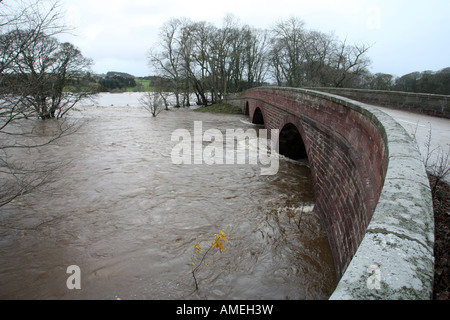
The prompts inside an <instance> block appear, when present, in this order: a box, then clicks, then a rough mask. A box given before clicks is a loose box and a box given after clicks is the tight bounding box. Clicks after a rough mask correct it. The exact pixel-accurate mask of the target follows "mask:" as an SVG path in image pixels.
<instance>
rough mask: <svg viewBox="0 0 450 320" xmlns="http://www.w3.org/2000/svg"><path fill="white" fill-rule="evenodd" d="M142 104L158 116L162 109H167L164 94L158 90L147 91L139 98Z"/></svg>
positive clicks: (154, 115)
mask: <svg viewBox="0 0 450 320" xmlns="http://www.w3.org/2000/svg"><path fill="white" fill-rule="evenodd" d="M139 102H140V103H141V105H142V106H143V107H144V109H146V110H147V111H149V112H150V113H151V114H152V115H153V117H156V116H157V115H158V114H159V113H160V112H161V111H163V110H164V109H166V105H165V104H164V102H163V98H162V96H161V95H160V94H159V93H157V92H146V93H144V95H143V96H142V97H141V98H139Z"/></svg>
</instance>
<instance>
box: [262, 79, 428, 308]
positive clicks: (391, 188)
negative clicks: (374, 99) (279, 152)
mask: <svg viewBox="0 0 450 320" xmlns="http://www.w3.org/2000/svg"><path fill="white" fill-rule="evenodd" d="M271 89H274V88H273V87H272V88H271ZM276 89H277V90H282V91H283V90H286V91H293V92H299V93H302V94H308V95H312V96H316V97H319V98H323V99H327V100H332V101H334V102H336V103H338V104H340V105H344V106H346V107H348V108H351V109H352V110H354V111H357V112H359V113H361V114H363V115H364V116H365V117H368V118H369V119H370V121H371V122H372V123H373V124H374V125H375V126H376V127H377V128H378V130H380V131H381V132H380V133H381V135H382V136H383V137H384V140H385V145H386V149H387V153H388V155H387V156H388V166H387V171H386V176H385V180H384V185H383V188H382V191H381V195H380V198H379V201H378V204H377V207H376V209H375V211H374V214H373V216H372V219H371V221H370V223H369V225H368V227H367V230H366V233H365V236H364V238H363V240H362V242H361V244H360V246H359V248H358V250H357V252H356V254H355V255H354V257H353V259H352V260H351V262H350V264H349V266H348V267H347V269H346V271H345V272H344V274H343V276H342V277H341V279H340V281H339V283H338V285H337V287H336V289H335V291H334V292H333V294H332V295H331V297H330V299H331V300H367V299H405V300H410V299H420V300H427V299H431V297H432V289H433V277H434V254H433V252H434V250H433V248H434V213H433V203H432V199H431V190H430V186H429V182H428V177H427V174H426V170H425V166H424V164H423V161H422V157H421V154H420V152H419V149H418V147H417V145H416V144H415V142H414V141H413V140H412V138H411V137H410V136H409V135H408V133H407V132H406V131H405V129H404V128H403V127H402V126H401V125H400V124H399V123H398V122H396V121H395V120H394V119H393V118H392V117H390V116H389V115H387V114H386V113H384V112H382V111H380V110H379V109H377V108H375V107H372V106H370V105H368V104H365V103H361V102H357V101H354V100H351V99H348V98H344V97H341V96H337V95H333V94H329V93H324V92H319V91H314V90H308V89H293V88H276Z"/></svg>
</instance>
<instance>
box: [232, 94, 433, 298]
mask: <svg viewBox="0 0 450 320" xmlns="http://www.w3.org/2000/svg"><path fill="white" fill-rule="evenodd" d="M240 99H241V106H242V109H243V111H244V112H245V113H246V114H248V115H249V117H250V119H251V121H252V122H253V123H257V124H264V126H265V127H266V129H278V130H279V132H280V139H279V150H280V154H283V155H286V156H289V157H291V158H294V159H300V158H305V157H307V158H308V160H309V163H310V167H311V173H312V177H313V185H314V194H315V209H314V210H315V213H316V214H317V215H318V216H319V217H320V220H321V223H322V226H323V228H324V229H325V231H326V233H327V236H328V240H329V243H330V247H331V250H332V253H333V259H334V264H335V268H336V274H337V276H338V279H340V281H339V283H338V286H337V288H336V290H335V292H334V293H333V295H332V296H331V299H430V298H431V295H432V287H433V274H434V257H433V245H434V220H433V208H432V200H431V192H430V187H429V182H428V178H427V175H426V172H425V168H424V165H423V162H422V158H421V155H420V153H419V151H418V148H417V146H416V145H415V143H414V142H413V141H412V140H411V138H410V136H409V135H408V134H407V133H406V132H405V130H404V129H403V128H402V127H401V126H400V125H399V124H398V123H397V122H396V121H394V120H393V119H392V118H391V117H390V116H388V115H386V114H385V113H383V112H381V111H379V110H378V109H376V108H375V107H371V106H370V105H366V104H364V103H361V102H356V101H353V100H350V99H348V98H343V97H340V96H336V95H332V94H328V93H323V92H317V91H312V90H306V89H292V88H271V87H267V88H256V89H252V90H248V91H246V92H244V93H243V94H242V95H241V97H240Z"/></svg>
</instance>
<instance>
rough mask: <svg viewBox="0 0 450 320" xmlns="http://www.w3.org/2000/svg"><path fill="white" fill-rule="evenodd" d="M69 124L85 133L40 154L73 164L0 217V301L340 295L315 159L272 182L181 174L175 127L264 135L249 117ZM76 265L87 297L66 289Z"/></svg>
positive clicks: (201, 171) (113, 116)
mask: <svg viewBox="0 0 450 320" xmlns="http://www.w3.org/2000/svg"><path fill="white" fill-rule="evenodd" d="M70 117H71V119H77V120H78V123H79V124H81V125H82V126H81V128H80V129H79V130H78V131H77V132H76V133H74V134H72V135H69V136H67V137H64V138H63V139H61V140H59V141H58V142H57V144H55V145H51V146H48V147H45V148H43V149H42V150H41V151H40V152H39V157H42V159H41V160H55V159H58V161H61V162H63V163H65V164H66V165H65V167H64V168H63V170H58V171H57V172H56V173H55V177H54V178H55V179H54V181H53V182H52V183H51V184H49V185H46V186H45V187H44V188H42V189H39V190H38V191H35V192H33V193H31V194H28V195H25V196H23V197H21V198H18V199H16V200H15V201H13V202H12V203H10V204H8V205H6V206H4V207H2V208H0V299H116V298H118V297H119V298H121V299H327V298H328V297H329V296H330V295H331V293H332V291H333V290H334V288H335V285H336V278H335V271H334V265H333V261H332V256H331V252H330V248H329V245H328V241H327V238H326V236H325V234H324V231H323V230H322V228H321V226H320V222H319V219H318V217H317V216H316V215H315V214H314V213H313V211H312V210H311V209H312V208H313V204H314V196H313V191H312V182H311V174H310V170H309V167H308V163H307V162H295V161H292V160H289V159H284V158H282V159H281V160H280V170H279V172H278V174H276V175H274V176H261V175H260V167H259V166H258V165H249V164H245V165H206V164H203V165H176V164H172V161H171V157H170V155H171V151H172V148H173V147H174V145H175V144H176V143H175V142H172V141H171V134H172V132H173V131H174V130H176V129H180V128H184V129H188V130H190V131H191V130H193V125H194V121H202V123H203V130H207V129H209V128H215V129H219V130H222V131H223V132H225V130H226V129H227V128H231V129H235V128H242V129H244V130H247V129H248V128H257V127H255V126H254V125H252V124H251V123H249V122H248V121H247V117H245V116H241V115H217V114H203V113H197V112H193V111H189V110H185V109H180V110H173V111H167V112H163V113H161V114H160V115H159V116H158V117H157V118H153V117H152V116H151V115H150V114H149V113H148V112H147V111H145V110H143V109H141V108H138V107H136V106H122V107H121V106H111V105H110V106H107V107H85V108H84V107H83V108H80V109H79V110H77V111H74V112H72V114H71V115H70ZM30 122H31V123H34V122H33V121H30ZM50 123H51V122H47V123H46V122H40V123H39V124H38V126H41V127H43V129H45V126H48V125H50ZM34 124H36V123H34ZM41 129H42V128H41ZM236 148H239V146H238V147H236ZM236 152H239V150H236ZM69 161H70V162H69ZM302 207H303V209H305V210H304V213H303V214H302V218H301V221H300V227H299V226H298V225H297V224H298V221H299V219H300V217H299V212H300V210H299V208H302ZM219 230H223V231H224V232H225V233H226V234H227V237H228V239H229V242H228V243H226V244H225V248H226V250H225V251H224V252H223V253H219V252H216V253H214V254H212V255H209V256H208V257H207V263H208V266H204V267H202V268H200V269H199V270H198V272H197V273H196V276H197V280H198V285H199V290H198V291H197V290H195V284H194V279H193V276H192V273H191V271H192V265H191V263H192V260H191V259H192V254H193V253H194V252H195V251H194V245H195V244H196V243H199V244H201V246H202V247H204V248H207V247H208V245H209V243H210V242H211V241H212V239H213V236H214V234H216V233H217V232H218V231H219ZM71 265H77V266H79V268H80V270H81V289H79V290H77V289H73V290H70V289H68V287H67V285H66V282H67V279H68V277H69V276H70V274H68V273H67V268H68V266H71Z"/></svg>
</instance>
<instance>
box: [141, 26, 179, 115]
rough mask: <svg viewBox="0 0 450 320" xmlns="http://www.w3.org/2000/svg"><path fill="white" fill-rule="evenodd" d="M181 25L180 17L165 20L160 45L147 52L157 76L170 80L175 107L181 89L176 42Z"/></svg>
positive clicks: (177, 103)
mask: <svg viewBox="0 0 450 320" xmlns="http://www.w3.org/2000/svg"><path fill="white" fill-rule="evenodd" d="M181 27H182V21H181V20H180V19H170V20H169V21H168V22H166V23H165V24H164V26H163V27H162V28H161V32H160V38H161V42H160V46H159V47H157V48H156V49H154V50H150V51H149V53H148V59H149V65H150V66H151V67H152V68H153V69H155V70H156V71H157V72H158V74H159V76H161V77H163V78H165V79H167V80H168V81H170V82H171V86H172V89H173V91H174V94H175V99H176V106H177V107H179V106H180V92H181V90H182V88H181V87H182V78H181V75H180V71H181V67H182V64H181V57H180V54H181V52H180V48H179V46H178V42H177V37H178V35H179V32H180V30H181Z"/></svg>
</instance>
